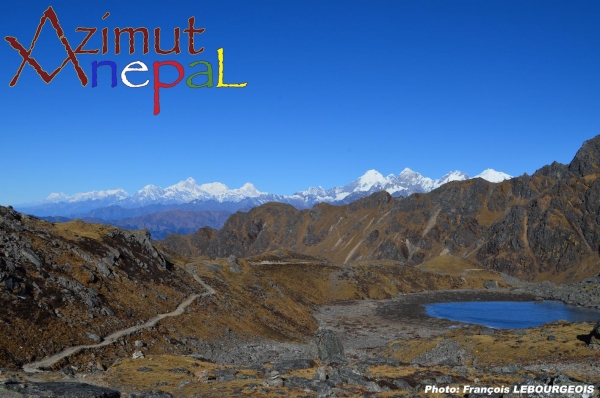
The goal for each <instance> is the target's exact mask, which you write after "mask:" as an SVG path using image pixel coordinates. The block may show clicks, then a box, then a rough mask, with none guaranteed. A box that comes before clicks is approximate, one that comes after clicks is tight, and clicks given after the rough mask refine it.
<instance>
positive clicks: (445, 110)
mask: <svg viewBox="0 0 600 398" xmlns="http://www.w3.org/2000/svg"><path fill="white" fill-rule="evenodd" d="M50 5H51V6H53V7H54V9H55V11H56V13H57V14H58V17H59V20H60V23H61V26H62V27H63V29H64V30H65V34H66V37H67V39H68V40H69V42H70V44H71V45H72V46H74V47H75V46H76V45H77V44H78V43H79V42H80V40H81V39H82V38H83V36H84V34H83V33H77V32H75V28H76V27H78V26H81V27H97V28H99V29H101V28H103V27H108V28H109V32H110V34H109V42H110V46H109V53H108V54H106V55H104V56H103V55H79V56H78V59H79V62H80V63H81V66H82V68H83V69H84V71H85V73H86V74H87V75H88V78H90V79H91V70H92V69H91V63H92V62H93V61H102V60H112V61H115V62H116V63H117V66H118V74H120V71H121V69H122V68H124V67H125V66H126V65H127V64H128V63H130V62H133V61H137V60H139V61H142V62H144V63H146V64H147V65H148V66H149V68H152V63H153V62H155V61H157V60H158V61H165V60H175V61H177V62H179V63H181V64H182V65H184V66H185V72H186V78H187V76H189V75H190V74H192V73H194V72H195V71H196V70H194V69H192V68H189V67H188V64H189V63H191V62H194V61H197V60H206V61H209V62H210V63H211V64H212V65H213V68H214V70H215V79H216V70H217V49H218V48H224V52H225V81H226V82H232V83H238V82H247V83H248V85H247V87H245V88H242V89H234V88H215V87H213V88H202V89H191V88H188V87H187V86H186V85H185V78H184V81H182V82H181V83H180V84H179V85H177V86H176V87H174V88H172V89H163V90H161V113H160V115H158V116H154V115H153V112H152V111H153V88H152V72H151V71H150V72H147V73H145V74H142V73H140V74H138V76H140V77H139V78H137V79H138V80H136V78H135V77H132V81H134V80H136V81H135V83H139V82H142V81H143V80H145V79H150V84H149V85H148V86H147V87H143V88H136V89H133V88H128V87H126V86H125V85H124V84H123V83H122V82H121V80H120V79H119V80H118V86H117V87H116V88H110V76H109V74H108V73H105V74H102V73H101V74H100V75H99V86H98V87H96V88H92V87H91V82H90V84H88V86H87V87H82V86H81V84H80V83H79V81H78V79H77V76H76V73H75V71H74V68H73V66H72V65H71V64H68V65H67V66H66V67H65V68H64V69H63V70H62V71H61V72H60V73H59V74H58V75H57V76H56V78H55V79H54V80H53V81H52V82H51V83H50V84H46V83H44V82H43V81H42V80H41V78H40V77H39V76H37V74H36V73H35V71H34V70H33V68H32V67H30V66H29V65H26V66H25V68H24V70H23V73H22V74H21V76H20V79H19V81H18V83H17V85H16V86H15V87H9V82H10V80H11V79H12V77H13V75H14V74H15V72H16V71H17V69H18V67H19V64H20V62H21V57H20V56H19V54H18V53H17V52H16V51H15V50H13V49H12V48H11V47H10V46H9V45H8V43H7V42H6V41H2V43H0V57H1V59H2V62H1V63H0V83H1V84H0V98H1V101H2V106H1V108H0V118H1V120H2V127H1V129H0V140H1V142H2V146H1V148H2V155H1V156H0V170H2V174H1V177H0V204H3V205H8V204H18V203H24V202H29V201H32V200H35V199H40V198H43V197H45V196H46V195H48V194H49V193H51V192H61V191H62V192H65V193H67V194H73V193H76V192H85V191H90V190H100V189H110V188H117V187H120V188H124V189H126V190H127V191H129V192H130V193H134V192H135V191H136V190H138V189H140V188H142V187H143V186H144V185H146V184H150V183H152V184H155V185H159V186H168V185H171V184H174V183H176V182H178V181H180V180H182V179H185V178H187V177H190V176H191V177H194V178H195V179H196V180H197V181H198V182H199V183H204V182H214V181H220V182H223V183H225V184H227V185H228V186H229V187H230V188H234V187H239V186H241V185H242V184H243V183H245V182H247V181H250V182H252V183H254V184H255V185H256V187H257V188H258V189H260V190H262V191H268V192H273V193H280V194H290V193H293V192H295V191H298V190H302V189H305V188H307V187H309V186H316V185H322V186H323V187H326V188H329V187H332V186H336V185H343V184H346V183H348V182H350V181H352V180H353V179H355V178H357V177H358V176H360V175H362V174H363V173H364V172H365V171H366V170H368V169H377V170H378V171H380V172H381V173H382V174H384V175H387V174H390V173H393V174H397V173H399V172H400V171H401V170H402V169H403V168H404V167H410V168H411V169H413V170H416V171H419V172H421V173H422V174H424V175H426V176H429V177H433V178H437V177H440V176H442V175H443V174H445V173H446V172H448V171H450V170H455V169H458V170H461V171H464V172H466V173H468V174H470V175H475V174H477V173H479V172H481V171H482V170H484V169H486V168H488V167H491V168H494V169H496V170H501V171H504V172H507V173H509V174H512V175H520V174H522V173H524V172H528V173H532V172H533V171H535V170H536V169H537V168H539V167H541V166H542V165H544V164H547V163H550V162H552V161H553V160H557V161H560V162H563V163H567V162H569V161H570V160H571V158H572V157H573V155H574V154H575V152H576V150H577V149H578V148H579V147H580V145H581V144H582V142H583V141H584V140H586V139H590V138H592V137H593V136H595V135H597V134H600V77H599V76H600V24H599V23H598V21H599V20H600V2H597V1H578V2H567V1H560V2H559V1H547V0H544V1H526V2H523V1H510V0H507V1H447V0H444V1H397V0H393V1H383V0H382V1H374V2H366V1H325V2H323V1H307V0H302V1H294V0H286V1H263V0H254V1H219V2H217V1H210V2H209V1H177V2H174V1H171V2H164V1H148V0H146V1H128V2H120V4H119V2H116V1H104V2H85V3H84V2H75V1H66V0H55V1H28V2H22V1H15V0H5V1H3V12H2V13H1V14H0V31H1V34H2V37H5V36H14V37H16V38H17V39H18V40H19V42H20V43H22V44H23V45H24V46H25V48H29V45H30V43H31V40H32V38H33V35H34V32H35V29H36V27H37V25H38V23H39V20H40V18H41V16H42V13H43V11H44V10H45V9H46V8H47V7H48V6H50ZM106 12H110V16H109V17H108V18H107V19H106V20H104V21H102V16H103V15H104V14H105V13H106ZM191 16H195V17H196V26H197V27H204V28H206V31H205V32H204V33H203V34H201V35H197V36H196V43H197V45H200V46H203V47H204V48H205V51H204V53H202V54H198V55H194V56H191V55H190V54H188V53H187V37H186V36H185V35H184V34H183V33H182V37H181V46H182V53H181V54H179V55H175V54H171V55H166V56H165V55H157V54H156V53H155V52H154V50H153V40H152V38H151V40H150V52H149V53H148V54H146V55H143V54H142V52H141V50H142V48H141V43H140V42H141V40H139V39H138V41H139V42H138V43H137V44H136V53H135V54H133V55H129V54H127V45H126V43H125V42H123V43H124V48H125V50H124V51H123V52H122V53H121V54H120V55H115V54H114V48H113V44H114V42H113V40H114V36H113V34H112V29H113V28H115V27H127V26H132V27H134V28H135V27H142V26H143V27H147V28H149V29H150V31H151V32H152V30H153V29H154V28H155V27H160V28H161V29H162V32H163V37H164V38H163V40H164V42H165V47H166V46H167V45H168V44H170V43H172V40H173V29H174V28H175V27H180V28H182V29H183V28H185V27H186V26H187V20H188V18H189V17H191ZM100 45H101V39H100V32H98V33H97V34H96V35H95V36H94V37H93V38H92V39H91V40H90V42H89V44H88V46H87V47H88V48H99V47H100ZM32 56H33V57H35V58H36V59H37V60H38V61H39V63H40V64H41V65H42V66H43V67H44V68H45V69H47V70H51V69H54V68H55V67H56V66H58V65H59V64H60V63H61V62H62V60H63V59H64V58H65V51H64V49H63V48H62V46H61V45H60V43H59V42H58V39H57V37H56V34H55V32H54V30H53V29H51V26H50V24H49V23H47V24H46V26H45V27H44V29H43V30H42V33H41V36H40V39H39V41H38V44H37V45H36V47H35V49H34V51H33V54H32ZM166 69H167V68H163V71H162V74H161V78H162V79H164V81H169V80H170V79H174V78H175V75H174V74H173V73H169V71H167V70H166ZM131 76H135V75H133V74H132V75H131ZM215 83H216V81H215Z"/></svg>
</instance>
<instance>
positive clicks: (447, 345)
mask: <svg viewBox="0 0 600 398" xmlns="http://www.w3.org/2000/svg"><path fill="white" fill-rule="evenodd" d="M469 358H470V355H469V354H468V353H467V352H466V350H465V349H464V348H463V347H462V346H461V345H460V343H459V342H457V341H452V340H449V339H443V340H441V341H440V342H439V343H438V344H437V345H436V346H435V348H434V349H432V350H431V351H428V352H426V353H424V354H423V355H421V356H420V357H419V358H416V359H414V360H413V361H411V363H412V364H417V365H421V366H435V365H450V366H457V365H463V364H465V363H466V361H467V360H468V359H469Z"/></svg>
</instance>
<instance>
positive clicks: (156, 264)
mask: <svg viewBox="0 0 600 398" xmlns="http://www.w3.org/2000/svg"><path fill="white" fill-rule="evenodd" d="M189 280H190V276H189V274H187V273H186V272H184V271H182V270H181V269H179V268H177V267H173V266H172V264H170V263H169V262H168V261H166V260H165V258H164V257H163V256H162V255H161V254H160V253H159V252H158V251H156V249H155V248H154V247H153V246H152V244H151V242H150V235H149V234H148V232H147V231H145V230H141V231H133V232H131V231H126V230H121V229H117V228H113V227H105V226H99V225H90V224H85V223H83V222H69V223H61V224H52V223H49V222H45V221H41V220H38V219H35V218H32V217H29V216H25V215H22V214H20V213H17V212H15V211H14V210H12V209H11V208H6V207H0V335H2V339H1V340H0V366H13V367H14V366H21V365H23V364H24V363H27V362H31V361H33V360H35V359H41V358H42V357H45V356H48V355H50V354H52V353H55V352H57V351H59V350H61V349H62V348H64V347H66V346H73V345H80V344H89V343H93V342H98V341H100V340H101V336H105V335H107V334H108V333H110V332H112V331H115V330H118V329H123V328H125V327H128V326H131V325H135V324H136V323H138V322H140V321H142V320H146V319H149V318H151V317H152V316H154V315H155V314H156V313H162V312H168V311H171V310H173V309H174V308H175V307H176V306H177V305H178V304H179V302H181V301H182V300H183V299H184V298H185V297H186V296H187V295H190V294H193V293H198V292H199V291H201V290H203V289H202V288H201V287H200V286H199V285H197V284H194V283H190V282H189Z"/></svg>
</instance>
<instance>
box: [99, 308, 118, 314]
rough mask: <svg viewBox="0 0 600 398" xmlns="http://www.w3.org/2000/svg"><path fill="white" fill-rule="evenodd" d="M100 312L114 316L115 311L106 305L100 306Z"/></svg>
mask: <svg viewBox="0 0 600 398" xmlns="http://www.w3.org/2000/svg"><path fill="white" fill-rule="evenodd" d="M100 312H101V313H103V314H104V315H108V316H114V315H115V313H114V312H113V310H111V309H110V308H108V307H102V310H101V311H100Z"/></svg>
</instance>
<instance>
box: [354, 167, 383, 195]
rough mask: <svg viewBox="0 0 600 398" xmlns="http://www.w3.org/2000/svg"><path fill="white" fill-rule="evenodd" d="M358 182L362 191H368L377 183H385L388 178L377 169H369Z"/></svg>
mask: <svg viewBox="0 0 600 398" xmlns="http://www.w3.org/2000/svg"><path fill="white" fill-rule="evenodd" d="M356 182H357V183H358V188H359V189H360V190H361V191H368V190H369V189H371V188H372V187H373V186H374V185H377V184H385V183H386V182H387V180H386V178H385V177H384V176H383V175H382V174H381V173H380V172H378V171H377V170H369V171H367V172H366V173H365V174H363V175H362V176H360V177H359V178H358V179H357V180H356Z"/></svg>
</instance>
